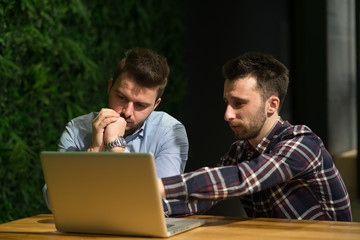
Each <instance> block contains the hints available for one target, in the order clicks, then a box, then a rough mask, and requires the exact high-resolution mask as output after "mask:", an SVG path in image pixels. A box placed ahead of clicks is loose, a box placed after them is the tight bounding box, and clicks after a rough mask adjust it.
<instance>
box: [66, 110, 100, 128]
mask: <svg viewBox="0 0 360 240" xmlns="http://www.w3.org/2000/svg"><path fill="white" fill-rule="evenodd" d="M97 114H98V113H97V112H91V113H88V114H85V115H81V116H78V117H76V118H73V119H72V120H71V121H70V122H69V123H68V124H67V126H68V127H85V128H89V127H91V126H92V121H93V119H94V118H95V117H96V115H97Z"/></svg>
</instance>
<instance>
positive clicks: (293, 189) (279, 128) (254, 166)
mask: <svg viewBox="0 0 360 240" xmlns="http://www.w3.org/2000/svg"><path fill="white" fill-rule="evenodd" d="M162 181H163V183H164V186H165V191H166V198H167V199H166V200H164V201H163V205H164V211H165V214H166V215H167V216H184V215H191V214H195V213H203V212H205V211H206V210H208V209H209V208H210V207H211V206H213V205H214V204H216V202H218V201H220V200H223V199H229V198H240V199H241V202H242V205H243V207H244V209H245V211H246V213H247V215H248V217H269V218H291V219H311V220H315V219H316V220H333V221H352V216H351V207H350V200H349V195H348V192H347V190H346V187H345V184H344V182H343V180H342V178H341V176H340V173H339V172H338V170H337V169H336V167H335V165H334V163H333V160H332V157H331V156H330V154H329V153H328V151H327V150H326V149H325V147H324V145H323V143H322V141H321V139H320V138H319V137H318V136H316V135H315V134H314V133H313V132H312V131H311V130H310V129H309V128H308V127H306V126H302V125H297V126H294V125H290V124H289V123H288V122H287V121H283V120H282V119H281V118H279V119H278V121H277V123H276V124H275V125H274V127H273V128H272V130H271V131H270V132H269V134H268V135H267V136H266V137H265V138H264V139H263V140H262V141H261V142H260V143H259V144H258V146H257V147H256V149H254V148H252V147H251V145H250V144H249V143H248V142H247V141H237V142H235V143H233V144H232V145H231V148H230V151H229V152H228V153H227V154H226V155H225V156H224V157H222V158H221V160H220V163H219V165H218V166H217V167H215V168H208V167H205V168H201V169H199V170H197V171H194V172H190V173H185V174H182V175H178V176H173V177H167V178H163V179H162Z"/></svg>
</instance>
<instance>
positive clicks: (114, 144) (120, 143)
mask: <svg viewBox="0 0 360 240" xmlns="http://www.w3.org/2000/svg"><path fill="white" fill-rule="evenodd" d="M125 146H126V141H125V139H124V138H123V136H119V137H118V138H116V139H115V140H114V141H111V142H106V143H105V149H106V150H108V151H111V150H112V149H114V148H116V149H114V151H117V150H118V148H123V149H124V150H125Z"/></svg>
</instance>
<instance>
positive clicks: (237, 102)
mask: <svg viewBox="0 0 360 240" xmlns="http://www.w3.org/2000/svg"><path fill="white" fill-rule="evenodd" d="M232 105H233V106H234V108H241V107H242V106H244V102H241V101H235V102H234V103H233V104H232Z"/></svg>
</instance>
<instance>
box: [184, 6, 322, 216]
mask: <svg viewBox="0 0 360 240" xmlns="http://www.w3.org/2000/svg"><path fill="white" fill-rule="evenodd" d="M325 7H326V5H325V1H312V0H300V1H298V0H294V1H287V0H272V1H268V0H253V1H246V0H242V1H239V0H237V1H236V0H234V1H220V0H218V1H190V0H185V1H183V19H184V23H185V28H186V29H185V34H184V39H183V40H184V44H185V49H184V51H185V59H184V62H185V78H186V79H187V81H188V88H187V89H188V92H187V95H186V97H185V100H184V102H183V118H182V121H183V123H184V124H185V126H186V128H187V132H188V137H189V142H190V151H189V160H188V164H187V168H186V171H191V170H195V169H198V168H200V167H204V166H214V165H216V164H217V162H218V160H219V158H220V157H221V156H222V155H224V154H225V153H226V152H227V150H228V149H229V146H230V144H231V143H232V142H234V140H235V139H234V137H233V133H232V131H231V129H230V128H229V127H228V126H227V124H226V123H225V121H224V119H223V115H224V111H225V105H224V103H223V99H222V98H223V83H224V78H223V77H222V74H221V68H222V66H223V64H224V63H225V62H226V61H228V60H230V59H231V58H233V57H236V56H238V55H240V54H242V53H244V52H247V51H259V52H263V53H267V54H272V55H273V56H274V57H275V58H277V59H279V60H280V61H281V62H283V63H284V64H285V65H286V66H287V67H288V68H289V70H290V86H289V91H288V95H287V98H286V99H285V102H284V106H283V109H282V111H281V112H280V115H281V116H282V118H283V119H285V120H289V121H290V122H291V123H293V124H306V125H308V126H310V128H312V129H313V130H314V132H316V133H318V135H319V136H320V137H321V138H323V140H324V141H325V142H326V136H327V135H326V101H325V99H326V65H325V64H326V53H325V50H326V45H325V42H326V41H325V31H326V30H325V29H326V28H325V26H326V25H325V24H326V22H325V14H326V11H325V9H326V8H325ZM210 213H211V214H220V215H240V216H242V215H244V213H243V210H242V208H241V205H239V201H238V200H237V199H236V200H229V201H225V202H222V203H221V204H220V205H219V206H217V207H215V208H214V209H213V210H212V211H210Z"/></svg>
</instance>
